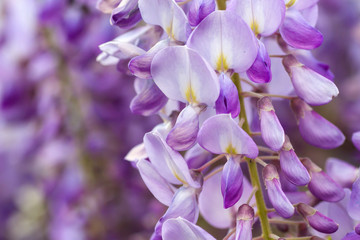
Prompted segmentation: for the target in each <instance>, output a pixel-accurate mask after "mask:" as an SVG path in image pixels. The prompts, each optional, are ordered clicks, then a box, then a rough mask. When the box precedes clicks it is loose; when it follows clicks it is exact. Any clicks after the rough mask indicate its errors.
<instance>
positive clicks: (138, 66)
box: [129, 39, 169, 79]
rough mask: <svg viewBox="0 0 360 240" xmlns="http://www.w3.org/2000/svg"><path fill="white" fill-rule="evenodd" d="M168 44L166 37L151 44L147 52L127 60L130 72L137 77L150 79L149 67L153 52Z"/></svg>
mask: <svg viewBox="0 0 360 240" xmlns="http://www.w3.org/2000/svg"><path fill="white" fill-rule="evenodd" d="M168 46H169V41H168V40H167V39H166V40H162V41H159V42H158V43H157V44H156V45H155V46H153V47H152V48H151V49H150V50H149V51H148V52H147V53H145V54H142V55H140V56H137V57H134V58H132V59H131V60H130V62H129V70H130V72H131V73H132V74H134V75H135V76H136V77H138V78H143V79H151V78H152V76H151V71H150V67H151V62H152V60H153V58H154V56H155V54H156V53H158V52H159V51H160V50H161V49H164V48H165V47H168Z"/></svg>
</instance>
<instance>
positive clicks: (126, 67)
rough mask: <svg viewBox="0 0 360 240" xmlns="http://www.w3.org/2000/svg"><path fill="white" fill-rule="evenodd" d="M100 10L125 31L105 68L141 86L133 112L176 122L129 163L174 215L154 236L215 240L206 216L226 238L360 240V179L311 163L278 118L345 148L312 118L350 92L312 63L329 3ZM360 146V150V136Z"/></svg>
mask: <svg viewBox="0 0 360 240" xmlns="http://www.w3.org/2000/svg"><path fill="white" fill-rule="evenodd" d="M98 8H99V9H100V10H101V11H103V12H105V13H111V23H112V24H113V25H117V26H119V27H120V28H122V29H123V31H124V32H123V34H121V35H120V36H119V37H117V38H115V39H114V40H112V41H110V42H107V43H104V44H102V45H100V49H101V50H102V53H101V54H100V55H99V56H98V61H99V62H101V63H102V64H104V65H112V64H116V65H117V67H118V69H119V70H120V71H122V72H123V73H125V74H128V75H132V76H135V81H134V87H135V90H136V93H137V95H136V96H135V97H134V98H133V100H132V102H131V104H130V109H131V111H132V112H133V113H135V114H141V115H144V116H150V115H158V116H160V117H161V119H162V123H160V124H159V125H157V126H155V128H154V129H153V130H152V131H151V132H148V133H146V134H145V136H144V138H143V143H141V144H139V145H137V146H136V147H134V148H133V149H132V150H131V151H130V152H129V154H128V155H127V156H126V160H128V161H132V162H134V165H136V167H137V169H138V170H139V172H140V175H141V177H142V179H143V181H144V183H145V184H146V186H147V187H148V189H149V190H150V192H151V193H152V194H153V195H154V197H155V198H156V199H157V200H158V201H160V202H161V203H163V204H164V205H166V206H168V209H167V211H166V212H165V213H164V215H163V216H162V217H161V218H160V219H159V221H158V222H157V224H156V226H155V229H154V232H153V234H152V236H151V239H154V240H155V239H164V240H177V239H179V240H184V239H189V240H190V239H206V240H209V239H215V238H214V237H213V236H211V235H210V234H209V233H208V232H206V231H205V230H204V229H203V228H201V227H200V226H199V225H200V224H201V221H198V220H199V215H200V214H201V216H202V218H203V219H204V220H205V221H207V223H208V224H210V225H211V226H212V227H214V228H218V229H227V234H226V236H224V237H223V239H224V240H225V239H236V240H250V239H264V240H270V239H271V240H273V239H275V240H278V239H288V240H300V239H301V240H310V239H312V240H315V239H323V238H327V239H334V240H337V239H339V240H340V239H343V240H350V239H360V225H359V220H360V180H359V176H358V174H359V173H358V169H357V168H356V167H354V166H352V165H350V164H347V163H345V162H342V161H340V160H337V159H330V160H328V162H327V164H326V171H324V170H323V169H322V168H320V167H319V166H318V165H317V164H316V163H315V162H313V161H312V160H311V159H309V158H307V157H298V156H297V154H296V153H295V150H294V147H293V145H292V143H291V139H290V138H289V136H288V135H287V134H286V132H285V130H284V128H283V126H282V124H281V122H280V120H279V118H278V116H277V114H276V111H275V107H274V105H275V106H276V104H277V102H285V101H287V102H288V103H289V105H290V108H291V110H292V111H293V116H294V117H293V118H292V119H293V121H296V123H297V125H298V129H299V132H300V134H301V136H302V138H303V139H304V140H305V141H306V142H307V143H309V144H311V145H313V146H315V147H318V148H323V149H332V148H337V147H339V146H340V145H342V144H343V142H344V141H345V136H344V135H343V133H342V132H341V131H340V130H339V129H338V128H337V127H336V126H335V125H333V124H332V123H331V122H329V121H328V120H326V119H325V118H324V117H322V116H321V115H320V114H318V113H317V112H316V111H315V110H314V109H313V108H312V106H318V105H324V104H327V103H329V102H330V101H331V100H332V99H333V98H334V97H336V96H337V95H338V94H339V91H338V88H337V87H336V85H335V84H334V82H333V78H334V76H333V74H332V72H331V71H330V70H329V67H328V66H327V65H326V64H325V63H322V62H320V61H318V60H317V59H316V58H315V57H314V56H313V55H312V53H311V50H313V49H315V48H318V47H319V46H320V45H321V44H322V42H323V35H322V34H321V32H320V31H319V30H318V29H317V28H316V27H315V26H316V22H317V17H318V1H317V0H229V1H225V0H217V1H216V2H215V1H214V0H185V1H182V0H179V1H174V0H122V1H120V0H112V1H111V0H100V1H98ZM274 66H276V68H275V67H274ZM274 69H276V70H274ZM284 73H286V74H287V76H286V77H284ZM281 89H282V90H281ZM284 89H285V90H284ZM273 102H274V104H273ZM352 141H353V143H354V145H355V146H356V147H357V148H358V149H359V150H360V132H357V133H354V135H353V138H352ZM246 166H247V167H246ZM248 178H249V180H250V181H249V180H248ZM198 222H199V225H196V224H197V223H198ZM258 222H260V224H259V223H258ZM255 234H259V235H255Z"/></svg>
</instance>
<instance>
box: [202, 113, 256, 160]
mask: <svg viewBox="0 0 360 240" xmlns="http://www.w3.org/2000/svg"><path fill="white" fill-rule="evenodd" d="M198 142H199V144H200V146H202V147H203V148H205V149H206V150H208V151H209V152H212V153H216V154H222V153H227V154H232V155H236V154H243V155H246V156H247V157H249V158H255V157H256V156H257V155H258V153H259V150H258V148H257V146H256V144H255V142H254V141H253V140H252V138H251V137H250V136H249V135H248V134H247V133H246V132H245V131H244V130H243V129H241V128H240V127H239V125H238V124H236V122H235V121H234V120H233V119H232V118H231V116H230V115H228V114H218V115H215V116H213V117H211V118H209V119H207V120H206V121H205V122H204V123H203V125H202V127H201V128H200V131H199V134H198Z"/></svg>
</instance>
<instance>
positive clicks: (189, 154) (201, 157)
mask: <svg viewBox="0 0 360 240" xmlns="http://www.w3.org/2000/svg"><path fill="white" fill-rule="evenodd" d="M211 157H212V154H211V153H209V152H208V151H206V150H204V149H203V148H202V147H200V145H199V144H196V145H195V146H194V147H192V148H190V149H189V150H188V151H186V153H185V160H186V162H187V164H188V166H189V168H190V169H195V168H199V167H200V166H202V165H203V164H205V163H206V162H208V161H209V160H210V159H211Z"/></svg>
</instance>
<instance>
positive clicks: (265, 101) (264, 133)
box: [258, 97, 285, 151]
mask: <svg viewBox="0 0 360 240" xmlns="http://www.w3.org/2000/svg"><path fill="white" fill-rule="evenodd" d="M258 109H259V116H260V128H261V137H262V139H263V140H264V142H265V143H266V145H268V146H269V147H270V148H271V149H272V150H274V151H278V150H279V149H280V148H281V147H282V146H283V144H284V141H285V132H284V129H283V127H282V126H281V123H280V121H279V119H278V117H277V116H276V114H275V110H274V107H273V105H272V103H271V100H270V98H268V97H263V98H261V99H260V100H259V101H258Z"/></svg>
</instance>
